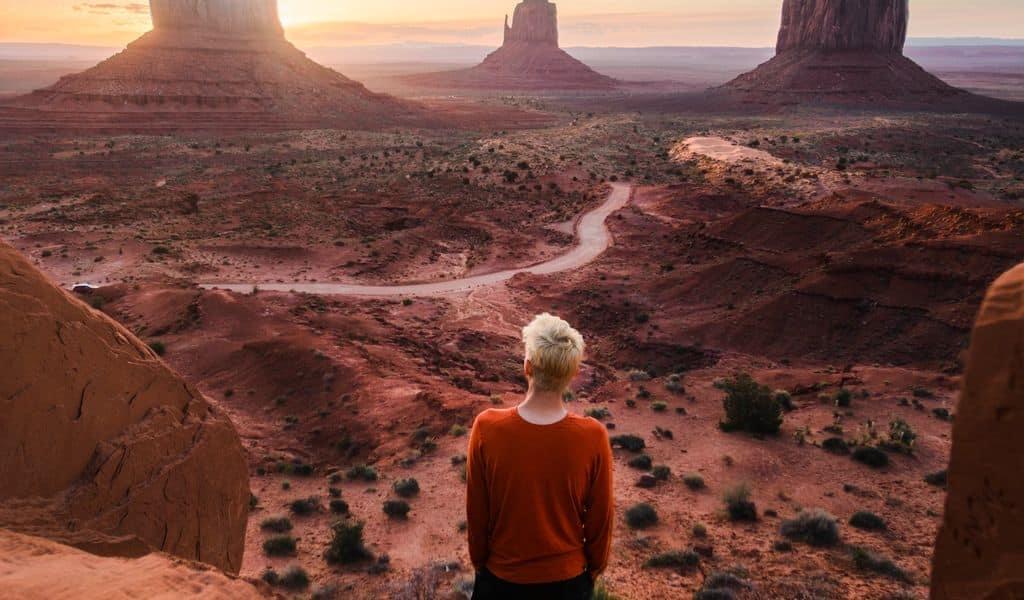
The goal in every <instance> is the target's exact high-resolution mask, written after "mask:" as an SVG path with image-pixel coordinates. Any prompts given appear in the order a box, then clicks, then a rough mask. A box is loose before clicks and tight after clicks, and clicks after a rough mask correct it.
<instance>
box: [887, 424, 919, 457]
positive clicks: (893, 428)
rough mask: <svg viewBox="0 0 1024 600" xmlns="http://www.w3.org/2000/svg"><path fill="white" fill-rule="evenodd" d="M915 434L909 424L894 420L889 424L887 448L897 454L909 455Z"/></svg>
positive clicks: (915, 437)
mask: <svg viewBox="0 0 1024 600" xmlns="http://www.w3.org/2000/svg"><path fill="white" fill-rule="evenodd" d="M916 441H917V434H916V433H914V429H913V428H912V427H911V426H910V424H909V423H907V422H906V421H904V420H903V419H896V420H894V421H892V422H890V423H889V443H888V444H887V446H888V447H889V448H892V449H893V450H896V451H898V452H905V453H907V454H910V453H912V452H913V451H914V443H915V442H916Z"/></svg>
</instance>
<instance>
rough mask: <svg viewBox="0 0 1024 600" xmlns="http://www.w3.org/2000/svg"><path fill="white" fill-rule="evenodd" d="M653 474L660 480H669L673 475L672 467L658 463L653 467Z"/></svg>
mask: <svg viewBox="0 0 1024 600" xmlns="http://www.w3.org/2000/svg"><path fill="white" fill-rule="evenodd" d="M651 475H652V476H654V478H655V479H657V480H658V481H668V479H669V477H671V476H672V469H670V468H669V466H668V465H658V466H656V467H654V468H653V469H651Z"/></svg>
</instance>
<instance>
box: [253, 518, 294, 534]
mask: <svg viewBox="0 0 1024 600" xmlns="http://www.w3.org/2000/svg"><path fill="white" fill-rule="evenodd" d="M260 529H262V530H263V531H273V532H274V533H288V532H289V531H291V530H292V520H291V519H289V518H288V517H270V518H267V519H263V522H262V523H260Z"/></svg>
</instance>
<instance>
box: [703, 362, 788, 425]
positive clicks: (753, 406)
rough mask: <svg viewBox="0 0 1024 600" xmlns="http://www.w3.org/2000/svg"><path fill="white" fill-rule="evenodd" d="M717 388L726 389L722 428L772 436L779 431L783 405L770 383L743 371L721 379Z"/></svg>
mask: <svg viewBox="0 0 1024 600" xmlns="http://www.w3.org/2000/svg"><path fill="white" fill-rule="evenodd" d="M718 387H719V388H721V389H722V390H723V391H725V400H723V402H722V404H723V407H724V409H725V420H724V421H722V422H721V423H720V426H721V428H722V430H723V431H727V432H728V431H747V432H749V433H755V434H772V435H774V434H777V433H778V432H779V428H780V427H781V426H782V405H781V404H780V403H779V401H778V399H776V397H775V395H774V394H773V393H772V391H771V389H769V388H768V387H767V386H763V385H760V384H758V383H757V382H756V381H754V380H753V378H751V377H750V375H747V374H746V373H742V374H740V375H737V376H736V377H735V378H733V379H727V380H725V381H723V382H720V383H719V384H718Z"/></svg>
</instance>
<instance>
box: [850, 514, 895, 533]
mask: <svg viewBox="0 0 1024 600" xmlns="http://www.w3.org/2000/svg"><path fill="white" fill-rule="evenodd" d="M850 525H851V526H852V527H856V528H857V529H863V530H864V531H885V530H886V524H885V519H883V518H882V517H880V516H878V515H876V514H875V513H873V512H869V511H866V510H861V511H857V512H855V513H853V516H852V517H850Z"/></svg>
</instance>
